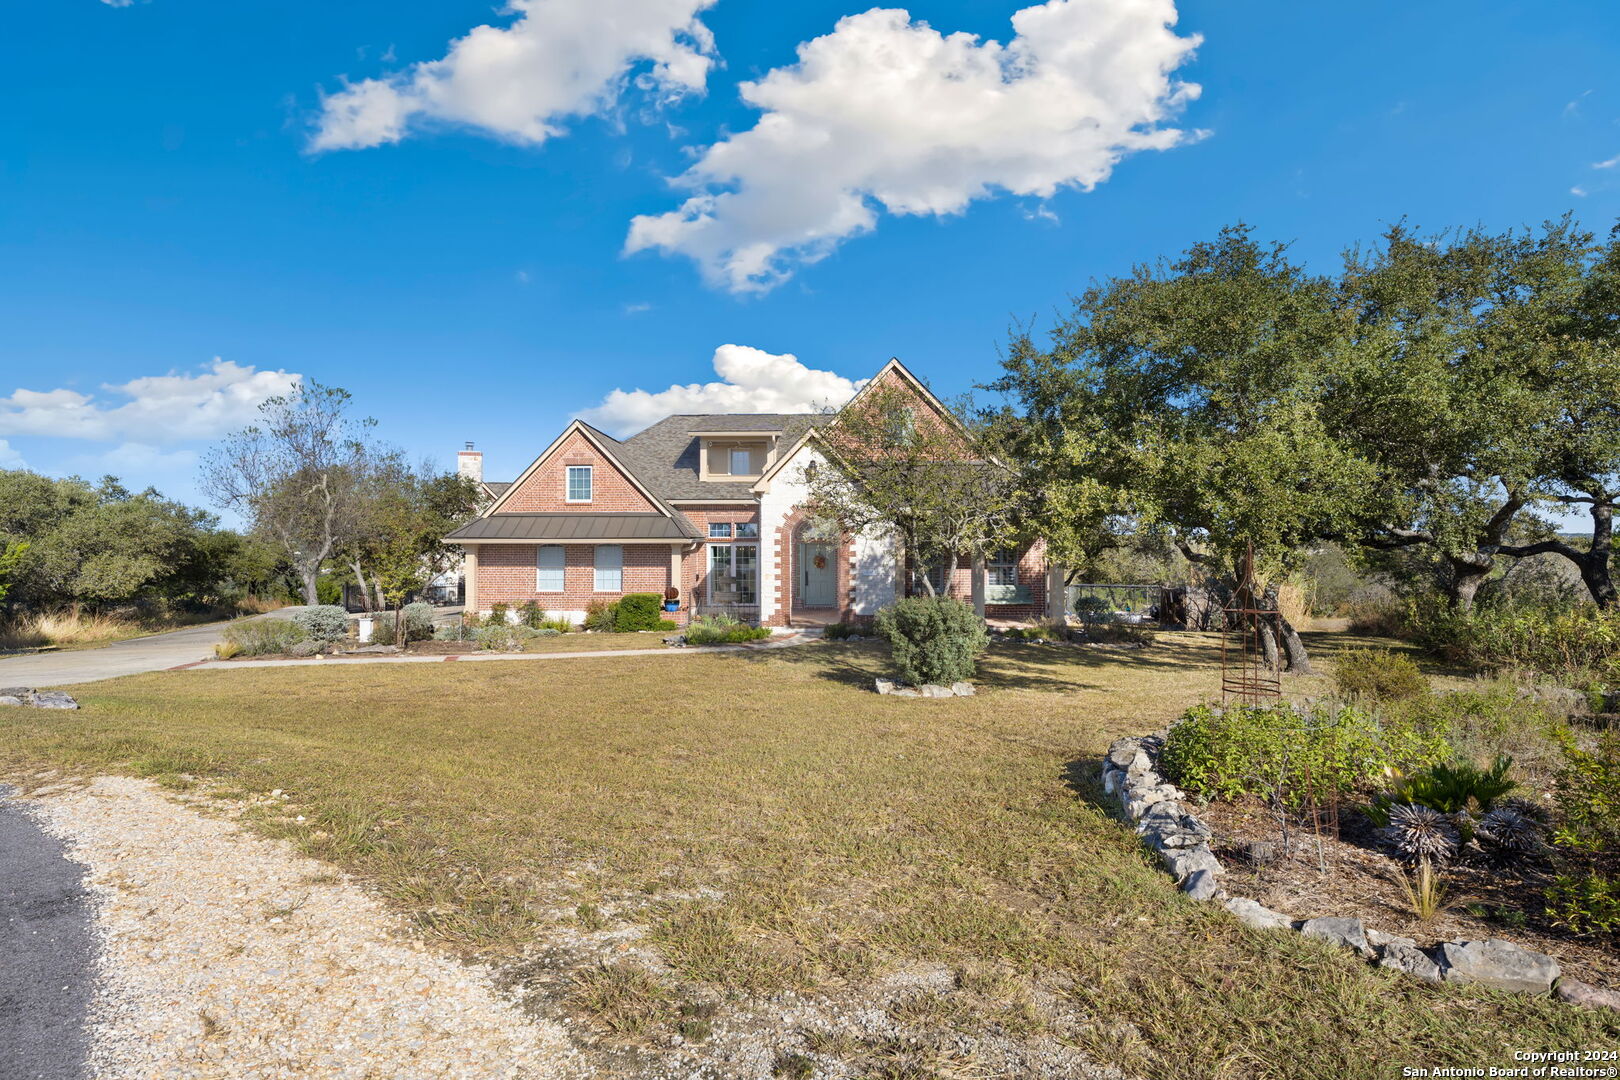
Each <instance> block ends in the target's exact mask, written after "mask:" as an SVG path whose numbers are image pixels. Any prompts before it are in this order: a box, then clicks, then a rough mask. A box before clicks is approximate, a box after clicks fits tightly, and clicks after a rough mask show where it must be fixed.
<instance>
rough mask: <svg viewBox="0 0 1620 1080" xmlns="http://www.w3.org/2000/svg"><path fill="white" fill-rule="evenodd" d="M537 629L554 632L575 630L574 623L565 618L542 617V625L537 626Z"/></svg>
mask: <svg viewBox="0 0 1620 1080" xmlns="http://www.w3.org/2000/svg"><path fill="white" fill-rule="evenodd" d="M535 629H536V630H550V631H551V632H552V633H554V634H567V633H571V632H572V631H573V629H574V624H573V623H571V622H569V621H568V620H567V619H564V618H556V619H542V620H541V621H540V625H539V626H537V627H535Z"/></svg>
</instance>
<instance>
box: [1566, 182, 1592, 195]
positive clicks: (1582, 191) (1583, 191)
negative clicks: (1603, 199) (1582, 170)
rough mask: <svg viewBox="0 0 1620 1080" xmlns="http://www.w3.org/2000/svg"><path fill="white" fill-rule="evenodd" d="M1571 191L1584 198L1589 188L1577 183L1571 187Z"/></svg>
mask: <svg viewBox="0 0 1620 1080" xmlns="http://www.w3.org/2000/svg"><path fill="white" fill-rule="evenodd" d="M1569 193H1570V194H1571V195H1573V196H1575V197H1576V198H1577V199H1584V198H1586V196H1587V195H1588V194H1589V193H1588V192H1587V190H1586V189H1585V188H1583V187H1581V186H1580V185H1579V184H1576V185H1575V186H1574V187H1572V188H1570V189H1569Z"/></svg>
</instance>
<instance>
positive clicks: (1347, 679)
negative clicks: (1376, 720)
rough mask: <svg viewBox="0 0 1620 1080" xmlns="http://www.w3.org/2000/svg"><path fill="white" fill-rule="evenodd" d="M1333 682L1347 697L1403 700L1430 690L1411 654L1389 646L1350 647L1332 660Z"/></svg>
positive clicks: (1372, 699) (1371, 699)
mask: <svg viewBox="0 0 1620 1080" xmlns="http://www.w3.org/2000/svg"><path fill="white" fill-rule="evenodd" d="M1333 685H1334V686H1336V687H1338V690H1339V693H1341V694H1343V695H1344V696H1346V697H1350V698H1365V699H1367V700H1369V701H1405V700H1407V699H1409V698H1415V697H1422V696H1423V695H1424V694H1427V693H1428V692H1429V680H1428V679H1427V678H1425V677H1424V675H1423V672H1422V671H1421V670H1420V669H1419V668H1418V666H1417V664H1416V663H1415V662H1413V660H1412V658H1411V657H1410V656H1402V655H1401V654H1400V653H1397V652H1393V651H1391V650H1389V649H1350V650H1348V651H1347V652H1344V653H1342V654H1340V655H1339V656H1338V657H1337V658H1335V659H1334V661H1333Z"/></svg>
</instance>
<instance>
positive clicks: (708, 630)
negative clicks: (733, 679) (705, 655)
mask: <svg viewBox="0 0 1620 1080" xmlns="http://www.w3.org/2000/svg"><path fill="white" fill-rule="evenodd" d="M770 636H771V632H770V630H768V629H766V628H765V627H763V626H749V625H748V624H747V623H744V622H738V621H737V620H736V619H734V618H732V617H731V616H730V615H699V616H698V617H697V618H695V619H693V620H692V623H691V625H690V626H688V627H687V628H686V643H687V644H688V645H740V644H742V643H743V642H745V641H759V640H761V639H763V638H768V637H770Z"/></svg>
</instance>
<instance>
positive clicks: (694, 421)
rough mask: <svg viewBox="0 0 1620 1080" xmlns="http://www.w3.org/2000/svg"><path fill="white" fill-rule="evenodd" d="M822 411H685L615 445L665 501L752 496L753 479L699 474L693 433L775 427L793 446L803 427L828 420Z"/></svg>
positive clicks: (780, 444) (784, 443) (783, 441)
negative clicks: (734, 479) (707, 477)
mask: <svg viewBox="0 0 1620 1080" xmlns="http://www.w3.org/2000/svg"><path fill="white" fill-rule="evenodd" d="M831 420H832V415H831V414H826V413H728V414H721V415H705V414H700V413H699V414H694V413H686V414H681V415H676V416H666V417H665V418H664V419H662V420H660V421H658V422H657V423H656V424H654V425H652V426H651V427H649V428H647V429H645V430H643V431H640V432H637V433H636V434H634V435H632V436H630V437H629V438H628V439H626V440H624V441H623V442H622V443H620V444H619V447H620V457H621V459H622V460H623V461H625V462H626V463H627V464H628V465H629V466H630V467H631V468H632V469H634V470H635V472H636V475H637V476H638V477H640V478H641V479H642V480H643V481H644V482H645V483H646V484H647V486H648V487H650V488H652V489H653V490H654V491H656V492H658V494H659V495H660V496H661V497H663V498H664V499H666V500H676V501H682V502H693V501H698V500H704V501H707V500H711V499H712V500H717V501H725V500H728V499H753V498H754V491H753V487H754V485H753V482H752V481H748V480H743V481H740V482H737V483H730V482H726V481H721V480H702V479H699V474H700V466H701V462H700V461H699V458H698V455H699V454H700V453H701V452H702V447H701V445H700V441H699V437H698V436H697V435H696V434H695V433H696V432H699V431H703V432H710V431H737V432H743V431H749V432H753V431H779V432H781V435H780V437H779V441H778V443H777V446H778V448H779V449H780V448H783V447H786V446H791V445H793V444H794V443H796V442H797V441H798V439H799V438H800V436H802V435H803V434H804V433H805V432H806V431H809V430H810V429H812V428H815V427H819V426H821V425H823V424H826V423H829V422H831Z"/></svg>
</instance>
